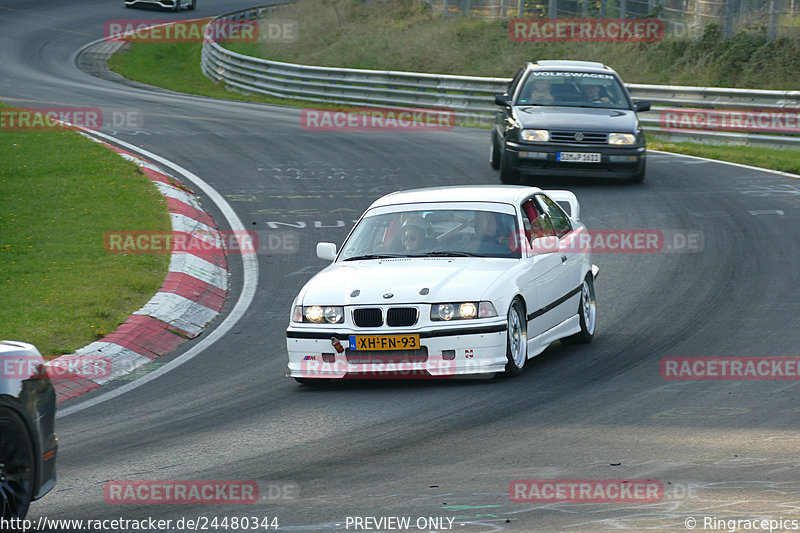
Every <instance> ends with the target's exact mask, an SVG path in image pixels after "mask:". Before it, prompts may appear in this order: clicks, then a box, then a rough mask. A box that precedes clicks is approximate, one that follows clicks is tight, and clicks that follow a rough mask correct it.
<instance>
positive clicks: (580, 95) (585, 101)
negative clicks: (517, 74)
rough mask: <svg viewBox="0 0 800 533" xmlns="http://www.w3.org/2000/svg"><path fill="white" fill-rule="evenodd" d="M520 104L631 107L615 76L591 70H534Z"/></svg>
mask: <svg viewBox="0 0 800 533" xmlns="http://www.w3.org/2000/svg"><path fill="white" fill-rule="evenodd" d="M517 105H553V106H567V107H602V108H613V109H628V108H629V104H628V100H627V98H625V92H624V91H623V89H622V86H621V85H620V83H619V82H618V81H617V79H616V78H615V77H614V76H612V75H610V74H594V73H590V72H547V71H544V72H531V73H530V75H529V76H528V78H527V79H526V80H525V83H524V84H523V85H522V88H521V89H520V92H519V97H518V98H517Z"/></svg>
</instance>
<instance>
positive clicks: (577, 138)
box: [575, 132, 583, 141]
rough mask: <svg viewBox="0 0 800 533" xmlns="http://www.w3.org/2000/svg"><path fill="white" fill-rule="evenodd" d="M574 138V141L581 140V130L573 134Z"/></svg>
mask: <svg viewBox="0 0 800 533" xmlns="http://www.w3.org/2000/svg"><path fill="white" fill-rule="evenodd" d="M575 140H576V141H582V140H583V133H581V132H578V133H576V134H575Z"/></svg>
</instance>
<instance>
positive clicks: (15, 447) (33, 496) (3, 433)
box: [0, 341, 58, 520]
mask: <svg viewBox="0 0 800 533" xmlns="http://www.w3.org/2000/svg"><path fill="white" fill-rule="evenodd" d="M55 414H56V395H55V391H54V390H53V384H52V383H51V381H50V378H49V377H48V375H47V372H46V370H45V366H44V359H43V358H42V356H41V355H40V354H39V351H38V350H37V349H36V347H35V346H33V345H32V344H28V343H24V342H16V341H0V507H2V509H0V511H2V512H1V513H0V517H2V518H4V519H6V520H9V519H12V518H24V517H25V515H26V514H27V512H28V506H29V505H30V503H31V502H32V501H33V500H38V499H39V498H41V497H42V496H44V495H45V494H47V492H48V491H49V490H50V489H52V488H53V485H55V482H56V452H57V449H58V439H57V438H56V434H55V429H54V428H55Z"/></svg>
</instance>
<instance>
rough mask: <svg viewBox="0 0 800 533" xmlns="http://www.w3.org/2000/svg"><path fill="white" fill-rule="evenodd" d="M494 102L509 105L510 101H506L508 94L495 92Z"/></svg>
mask: <svg viewBox="0 0 800 533" xmlns="http://www.w3.org/2000/svg"><path fill="white" fill-rule="evenodd" d="M494 103H495V104H497V105H503V106H510V105H511V103H510V102H509V101H508V95H507V94H496V95H495V96H494Z"/></svg>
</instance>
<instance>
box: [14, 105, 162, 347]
mask: <svg viewBox="0 0 800 533" xmlns="http://www.w3.org/2000/svg"><path fill="white" fill-rule="evenodd" d="M3 109H9V108H7V107H5V108H2V106H0V113H2V112H3ZM0 198H2V201H1V202H0V302H2V305H0V338H3V339H9V340H21V341H26V342H31V343H33V344H35V345H36V346H37V347H38V348H39V350H40V351H41V352H42V354H44V355H47V356H53V355H59V354H63V353H70V352H73V351H75V350H76V349H78V348H80V347H82V346H85V345H86V344H89V343H90V342H92V341H94V340H97V339H98V338H101V337H103V336H104V335H105V334H107V333H110V332H111V331H113V330H114V329H115V328H116V327H117V326H118V325H119V324H121V323H122V322H123V321H124V320H125V319H126V318H127V316H128V315H129V314H130V313H131V312H133V311H135V310H137V309H138V308H140V307H141V306H142V305H144V304H145V303H146V302H147V301H148V300H149V299H150V298H151V297H152V296H153V294H154V293H155V292H156V291H157V290H158V289H159V287H160V286H161V284H162V283H163V282H164V278H165V276H166V273H167V266H168V264H169V255H166V254H156V255H150V254H134V255H119V254H111V253H108V252H106V250H105V248H104V246H103V236H104V235H105V233H106V232H108V231H114V230H158V231H165V230H166V231H168V230H170V229H171V226H170V221H169V215H168V214H167V209H166V203H165V201H164V199H163V197H162V196H161V194H159V192H158V190H157V189H156V188H155V187H154V186H153V184H152V183H151V182H150V180H149V179H147V177H146V176H145V175H144V174H142V172H141V171H140V170H139V169H138V167H137V166H136V165H134V164H133V163H131V162H128V161H126V160H124V159H123V158H121V157H120V156H119V155H117V154H116V153H114V152H113V151H111V150H109V149H108V148H106V147H104V146H101V145H99V144H97V143H95V142H92V141H90V140H89V139H86V138H84V137H82V136H80V135H79V134H77V133H75V132H69V131H60V132H56V131H8V130H4V131H0Z"/></svg>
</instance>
